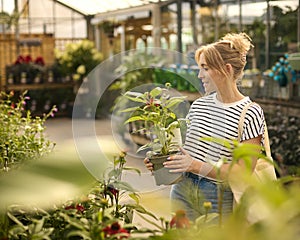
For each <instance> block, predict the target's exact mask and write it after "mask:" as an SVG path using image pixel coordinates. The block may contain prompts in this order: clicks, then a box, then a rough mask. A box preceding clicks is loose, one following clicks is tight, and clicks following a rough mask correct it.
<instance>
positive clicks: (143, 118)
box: [122, 83, 186, 185]
mask: <svg viewBox="0 0 300 240" xmlns="http://www.w3.org/2000/svg"><path fill="white" fill-rule="evenodd" d="M173 93H174V92H173ZM124 96H125V97H126V98H127V99H129V100H130V101H133V102H135V103H137V104H138V106H134V107H129V108H127V109H125V110H123V111H122V112H127V113H130V115H129V116H128V119H127V120H126V121H125V124H128V125H129V132H130V133H131V134H132V135H135V134H138V135H140V137H141V136H142V137H143V138H144V141H143V142H142V146H141V147H140V148H139V149H138V151H142V150H148V152H147V157H148V158H149V160H150V161H151V162H152V163H153V168H154V171H153V175H154V178H155V181H156V184H157V185H162V184H164V185H168V184H173V183H175V182H177V181H178V180H180V179H181V177H182V174H181V173H170V172H169V170H168V169H166V168H164V166H163V162H164V161H167V158H168V157H169V156H170V155H171V154H175V153H177V152H178V151H179V146H180V145H181V142H182V141H181V127H183V126H184V124H182V123H184V122H185V121H186V119H184V118H179V117H178V114H176V112H175V108H178V106H179V104H181V103H184V100H185V98H186V97H185V96H176V95H175V96H174V94H173V95H172V92H171V85H170V84H169V83H166V85H165V87H160V86H157V87H154V88H153V89H152V90H151V91H149V92H148V91H146V92H143V93H138V92H131V91H128V92H126V93H125V94H124ZM133 125H134V126H133ZM141 133H142V134H141Z"/></svg>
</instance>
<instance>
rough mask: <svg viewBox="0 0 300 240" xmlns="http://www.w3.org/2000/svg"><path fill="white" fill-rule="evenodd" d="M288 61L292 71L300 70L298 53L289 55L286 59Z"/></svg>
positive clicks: (299, 55)
mask: <svg viewBox="0 0 300 240" xmlns="http://www.w3.org/2000/svg"><path fill="white" fill-rule="evenodd" d="M288 61H289V63H290V65H291V67H292V69H294V70H296V71H299V70H300V52H297V53H292V54H290V55H289V57H288Z"/></svg>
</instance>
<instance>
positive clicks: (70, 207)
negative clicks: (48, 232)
mask: <svg viewBox="0 0 300 240" xmlns="http://www.w3.org/2000/svg"><path fill="white" fill-rule="evenodd" d="M71 209H75V207H74V206H73V205H69V206H66V207H65V210H71Z"/></svg>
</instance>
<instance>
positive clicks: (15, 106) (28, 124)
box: [0, 92, 57, 171]
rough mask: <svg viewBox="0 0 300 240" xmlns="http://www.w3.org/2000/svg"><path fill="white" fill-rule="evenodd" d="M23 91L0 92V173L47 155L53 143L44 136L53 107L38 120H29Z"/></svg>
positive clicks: (29, 115)
mask: <svg viewBox="0 0 300 240" xmlns="http://www.w3.org/2000/svg"><path fill="white" fill-rule="evenodd" d="M28 100H29V97H28V96H26V92H24V93H23V94H21V95H20V96H19V98H18V97H16V96H14V92H10V93H9V94H7V93H5V92H1V93H0V171H8V170H9V169H13V168H18V167H19V166H20V164H22V163H24V162H26V161H29V160H34V159H36V158H38V157H41V156H43V155H44V154H47V153H49V152H51V150H52V148H53V146H54V143H52V142H51V141H50V140H48V139H47V138H46V137H45V133H44V130H45V127H44V123H45V121H46V119H47V118H48V117H50V116H53V114H54V113H55V112H56V111H57V109H56V107H55V106H54V107H53V108H52V109H51V110H50V112H49V113H47V114H44V115H43V116H42V117H39V116H37V117H33V116H32V115H31V112H30V111H29V110H26V104H27V101H28Z"/></svg>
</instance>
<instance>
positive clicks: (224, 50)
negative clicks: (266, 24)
mask: <svg viewBox="0 0 300 240" xmlns="http://www.w3.org/2000/svg"><path fill="white" fill-rule="evenodd" d="M251 41H252V40H251V38H250V37H249V36H248V35H247V34H246V33H228V34H226V35H225V36H224V37H223V38H221V39H220V40H219V41H217V42H215V43H211V44H209V45H204V46H201V47H200V48H199V49H197V50H196V53H195V60H196V62H197V63H198V64H199V60H200V55H201V54H203V55H204V59H205V61H206V63H207V65H208V67H209V68H211V69H214V70H216V71H218V72H219V73H221V74H222V75H224V76H225V77H228V78H229V77H230V75H229V73H228V71H227V70H226V64H230V65H231V66H232V68H233V78H234V79H238V78H240V77H241V76H242V74H243V70H244V67H245V65H246V63H247V61H246V55H247V53H248V51H249V50H250V49H251V47H253V45H252V43H251Z"/></svg>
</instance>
